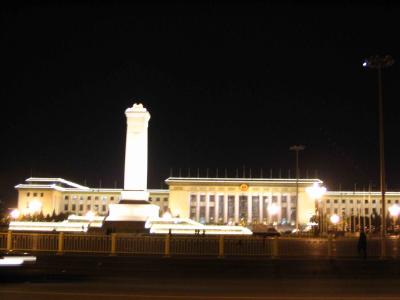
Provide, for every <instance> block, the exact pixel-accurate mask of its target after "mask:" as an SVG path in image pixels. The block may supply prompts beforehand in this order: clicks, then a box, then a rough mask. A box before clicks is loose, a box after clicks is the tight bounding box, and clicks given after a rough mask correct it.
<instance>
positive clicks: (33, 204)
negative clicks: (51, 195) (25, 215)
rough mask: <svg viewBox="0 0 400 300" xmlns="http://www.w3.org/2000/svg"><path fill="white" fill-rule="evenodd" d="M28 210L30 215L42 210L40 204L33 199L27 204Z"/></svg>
mask: <svg viewBox="0 0 400 300" xmlns="http://www.w3.org/2000/svg"><path fill="white" fill-rule="evenodd" d="M28 208H29V212H30V213H32V214H36V213H39V212H40V211H41V210H42V202H40V201H39V200H36V199H34V200H32V201H31V202H29V205H28Z"/></svg>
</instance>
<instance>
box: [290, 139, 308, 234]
mask: <svg viewBox="0 0 400 300" xmlns="http://www.w3.org/2000/svg"><path fill="white" fill-rule="evenodd" d="M305 148H306V147H304V146H303V145H293V146H291V147H290V148H289V149H290V150H291V151H295V153H296V231H298V230H299V176H300V170H299V151H302V150H304V149H305Z"/></svg>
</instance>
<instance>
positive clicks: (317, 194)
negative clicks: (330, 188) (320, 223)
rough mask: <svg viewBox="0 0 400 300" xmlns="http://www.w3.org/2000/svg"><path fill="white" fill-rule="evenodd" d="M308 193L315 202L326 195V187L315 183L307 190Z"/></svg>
mask: <svg viewBox="0 0 400 300" xmlns="http://www.w3.org/2000/svg"><path fill="white" fill-rule="evenodd" d="M306 193H307V194H308V195H309V196H310V197H311V198H312V199H314V200H315V199H321V197H322V196H323V195H324V194H325V193H326V187H324V186H319V183H318V182H314V183H313V185H312V186H309V187H307V188H306Z"/></svg>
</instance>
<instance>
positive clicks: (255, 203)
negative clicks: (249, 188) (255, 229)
mask: <svg viewBox="0 0 400 300" xmlns="http://www.w3.org/2000/svg"><path fill="white" fill-rule="evenodd" d="M251 214H252V219H253V222H257V221H258V220H259V218H260V197H258V196H253V197H251Z"/></svg>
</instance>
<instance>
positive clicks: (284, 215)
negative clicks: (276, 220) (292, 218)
mask: <svg viewBox="0 0 400 300" xmlns="http://www.w3.org/2000/svg"><path fill="white" fill-rule="evenodd" d="M281 220H282V221H281V222H282V223H283V222H286V221H287V209H286V207H281Z"/></svg>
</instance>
